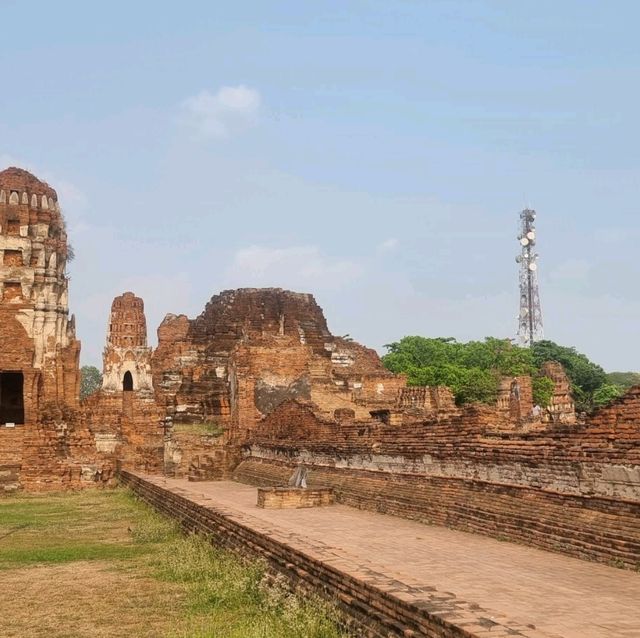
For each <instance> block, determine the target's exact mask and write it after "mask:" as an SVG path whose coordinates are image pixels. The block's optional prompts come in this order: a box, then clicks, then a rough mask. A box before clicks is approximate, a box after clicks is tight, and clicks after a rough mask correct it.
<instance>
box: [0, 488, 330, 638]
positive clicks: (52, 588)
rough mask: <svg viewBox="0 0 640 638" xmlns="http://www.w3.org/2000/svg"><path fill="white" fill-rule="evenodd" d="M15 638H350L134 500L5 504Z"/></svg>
mask: <svg viewBox="0 0 640 638" xmlns="http://www.w3.org/2000/svg"><path fill="white" fill-rule="evenodd" d="M0 591H1V592H2V595H0V636H2V637H3V638H4V637H5V636H6V637H7V638H13V637H16V638H17V637H20V638H31V637H33V638H41V637H42V638H45V637H46V638H75V637H78V638H83V637H87V638H88V637H92V638H107V637H114V638H117V637H121V636H122V637H125V636H126V637H132V638H133V637H136V638H138V637H140V638H147V637H149V638H151V637H154V638H155V637H160V636H167V637H171V638H174V637H175V638H301V637H305V638H338V637H339V636H340V635H341V634H340V632H339V631H338V629H337V627H336V624H335V622H334V620H333V615H334V613H333V611H332V610H331V609H330V608H328V607H326V606H325V605H322V604H321V603H319V602H317V601H313V600H308V599H305V600H302V599H300V598H299V597H297V596H294V595H292V594H291V593H290V592H288V591H287V590H286V587H283V586H282V583H280V584H278V583H276V585H273V584H272V583H270V582H268V581H267V580H266V579H265V577H264V568H263V566H262V565H261V564H260V563H256V562H254V563H250V564H246V563H244V562H242V561H240V560H238V559H237V558H236V557H235V556H233V555H231V554H229V553H228V552H225V551H222V550H219V549H216V548H215V547H213V546H212V545H211V543H210V542H209V541H208V540H207V539H205V538H203V537H201V536H184V535H183V534H181V533H180V531H179V529H178V528H177V526H176V524H175V523H174V522H173V521H171V520H168V519H166V518H164V517H162V516H160V515H158V514H157V513H155V512H154V511H153V510H151V509H150V508H148V507H147V506H146V505H145V504H144V503H142V502H139V501H137V500H136V499H135V498H134V497H133V496H132V494H131V493H129V492H128V491H127V490H122V489H118V490H111V491H109V490H93V491H84V492H77V493H64V494H47V495H44V496H42V495H39V496H33V495H18V496H12V497H8V498H4V499H0Z"/></svg>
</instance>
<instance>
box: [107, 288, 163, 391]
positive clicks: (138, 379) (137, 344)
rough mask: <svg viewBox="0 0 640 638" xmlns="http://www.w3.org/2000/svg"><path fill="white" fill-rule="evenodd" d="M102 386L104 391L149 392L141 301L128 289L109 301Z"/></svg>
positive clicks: (147, 361)
mask: <svg viewBox="0 0 640 638" xmlns="http://www.w3.org/2000/svg"><path fill="white" fill-rule="evenodd" d="M102 389H103V390H105V391H106V392H116V391H125V392H127V391H129V392H131V391H137V392H147V393H151V392H153V385H152V382H151V348H149V347H148V346H147V320H146V318H145V316H144V302H143V301H142V299H140V297H136V296H135V295H134V294H133V293H132V292H125V293H124V294H123V295H120V296H119V297H116V298H115V299H114V300H113V303H112V304H111V315H110V316H109V326H108V329H107V344H106V347H105V349H104V354H103V372H102Z"/></svg>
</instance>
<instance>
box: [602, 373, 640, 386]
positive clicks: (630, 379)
mask: <svg viewBox="0 0 640 638" xmlns="http://www.w3.org/2000/svg"><path fill="white" fill-rule="evenodd" d="M607 382H608V383H611V384H612V385H617V386H618V387H619V388H620V389H622V390H628V389H629V388H631V387H633V386H634V385H640V373H638V372H608V373H607Z"/></svg>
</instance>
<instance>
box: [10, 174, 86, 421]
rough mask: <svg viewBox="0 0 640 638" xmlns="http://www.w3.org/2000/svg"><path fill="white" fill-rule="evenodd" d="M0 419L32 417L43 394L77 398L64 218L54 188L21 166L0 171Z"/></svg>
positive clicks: (34, 418)
mask: <svg viewBox="0 0 640 638" xmlns="http://www.w3.org/2000/svg"><path fill="white" fill-rule="evenodd" d="M0 256H1V260H2V265H1V266H0V292H1V301H0V340H1V344H2V347H0V423H2V424H6V423H15V424H16V425H22V424H25V423H34V422H36V421H37V420H38V419H39V415H40V411H41V409H42V406H43V405H44V404H45V403H46V402H48V401H54V402H57V403H63V404H66V405H69V406H73V407H77V405H78V387H79V386H78V384H79V375H78V357H79V351H80V344H79V343H78V342H77V341H76V338H75V329H74V320H73V317H71V318H70V317H69V307H68V290H67V285H68V281H67V276H66V263H67V259H68V257H69V247H68V245H67V234H66V231H65V225H64V220H63V219H62V216H61V214H60V207H59V206H58V196H57V195H56V192H55V191H54V190H53V189H52V188H51V187H49V186H48V185H47V184H45V183H43V182H41V181H40V180H38V179H37V178H36V177H34V176H33V175H31V174H30V173H28V172H27V171H24V170H20V169H17V168H9V169H7V170H5V171H2V172H0Z"/></svg>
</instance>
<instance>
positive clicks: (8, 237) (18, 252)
mask: <svg viewBox="0 0 640 638" xmlns="http://www.w3.org/2000/svg"><path fill="white" fill-rule="evenodd" d="M69 253H70V251H69V247H68V244H67V238H66V233H65V227H64V220H63V218H62V215H61V213H60V208H59V205H58V199H57V195H56V192H55V191H54V190H53V189H52V188H51V187H50V186H48V185H47V184H45V183H43V182H42V181H40V180H38V179H37V178H36V177H34V176H33V175H31V174H30V173H28V172H26V171H24V170H21V169H17V168H10V169H7V170H5V171H3V172H1V173H0V259H1V261H2V265H1V266H0V268H1V269H0V292H1V299H0V489H3V490H11V489H18V488H24V489H28V490H46V489H61V488H69V487H72V488H76V487H85V486H89V485H96V484H108V483H111V482H113V481H114V478H115V470H116V467H117V466H118V465H120V466H122V467H124V468H131V469H141V470H144V471H146V472H152V473H164V474H168V475H171V476H186V477H188V478H189V479H191V480H203V479H217V478H221V477H226V478H231V477H233V478H235V479H236V480H240V481H245V482H250V483H253V484H257V485H263V486H269V485H281V484H282V483H283V482H285V481H286V480H287V479H288V477H289V476H291V474H292V472H293V471H294V470H295V468H296V467H297V466H298V465H299V464H300V463H304V464H305V465H306V466H307V467H308V468H309V470H310V472H309V476H310V485H311V486H312V487H327V486H328V487H332V488H333V489H334V491H335V497H336V499H337V500H338V501H339V502H343V503H348V504H351V505H355V506H357V507H362V508H370V509H374V510H378V511H383V512H387V513H390V514H394V515H398V516H405V517H409V518H415V519H417V520H424V521H428V522H435V523H442V524H446V525H449V526H452V527H457V528H460V529H465V530H468V531H473V532H480V533H484V534H493V535H499V536H500V537H504V538H511V539H514V540H517V541H519V542H525V543H531V544H535V545H539V546H542V547H546V548H549V549H553V550H559V549H560V550H562V551H566V552H568V553H571V554H574V555H577V556H588V557H590V558H596V559H598V560H614V561H617V562H618V563H620V564H624V565H627V566H635V565H636V564H639V563H640V525H638V520H640V387H636V388H633V389H631V390H630V391H629V392H628V393H627V394H626V395H625V396H624V397H621V398H620V399H619V400H617V401H616V402H614V403H612V404H611V405H609V406H607V407H605V408H602V409H601V410H599V411H598V412H596V413H595V414H593V415H591V416H589V417H587V418H583V419H577V418H576V414H575V407H574V403H573V400H572V398H571V391H570V384H569V380H568V379H567V377H566V375H565V373H564V371H563V370H562V368H561V366H559V365H558V364H555V363H548V364H546V365H545V366H544V367H543V369H542V373H543V374H544V375H546V376H547V377H549V378H550V379H552V380H553V382H554V392H553V396H552V398H551V404H550V405H549V406H548V407H546V408H544V409H542V408H540V407H539V406H534V405H533V398H532V380H531V378H529V377H515V378H507V379H503V380H502V383H501V385H500V391H499V396H498V400H497V402H496V404H495V405H477V404H474V405H467V406H462V407H460V406H457V405H456V404H455V401H454V397H453V395H452V393H451V392H450V390H449V389H448V388H445V387H432V388H428V387H407V385H406V380H405V378H404V377H402V376H398V375H394V374H392V373H390V372H389V371H387V370H386V369H385V368H384V366H383V365H382V363H381V361H380V358H379V357H378V355H377V354H376V353H375V352H374V351H373V350H371V349H368V348H366V347H364V346H362V345H359V344H357V343H355V342H353V341H351V340H349V339H345V338H341V337H336V336H334V335H332V334H331V332H330V330H329V328H328V326H327V321H326V319H325V317H324V314H323V312H322V310H321V308H320V307H319V306H318V304H317V303H316V301H315V299H314V298H313V296H312V295H310V294H306V293H296V292H290V291H286V290H281V289H278V288H268V289H246V288H245V289H239V290H228V291H224V292H222V293H220V294H218V295H215V296H214V297H213V298H212V299H211V301H210V302H209V303H208V304H207V306H206V307H205V309H204V311H203V312H202V313H201V314H200V315H199V316H198V317H196V318H195V319H189V318H188V317H186V316H185V315H180V314H170V315H167V316H166V317H165V319H164V321H163V322H162V324H161V325H160V327H159V328H158V347H157V348H156V349H155V350H152V349H151V348H150V347H149V346H148V344H147V326H146V319H145V315H144V304H143V300H142V299H140V298H139V297H136V296H135V294H134V293H132V292H125V293H124V294H122V295H120V296H118V297H116V298H115V299H114V300H113V304H112V306H111V311H110V314H109V317H108V325H107V331H106V345H105V349H104V356H103V385H102V388H101V389H100V390H99V391H98V392H96V393H95V394H93V395H92V396H90V397H89V398H88V399H87V400H85V401H84V402H83V403H80V401H79V398H78V397H79V352H80V344H79V342H78V341H77V340H76V338H75V335H74V322H73V318H70V317H69V314H68V279H67V276H66V263H67V261H68V258H69ZM105 314H106V313H105Z"/></svg>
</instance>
